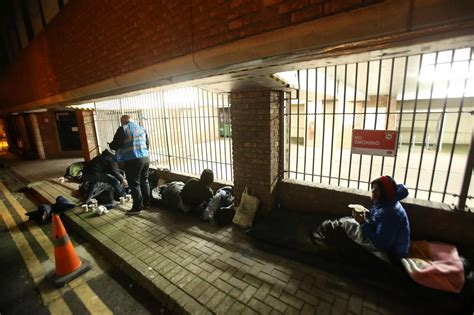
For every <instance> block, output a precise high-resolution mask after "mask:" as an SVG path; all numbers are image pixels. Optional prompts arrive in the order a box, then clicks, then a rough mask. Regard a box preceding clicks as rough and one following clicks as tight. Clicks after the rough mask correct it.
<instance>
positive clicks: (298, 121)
mask: <svg viewBox="0 0 474 315" xmlns="http://www.w3.org/2000/svg"><path fill="white" fill-rule="evenodd" d="M297 74H298V90H297V91H296V96H297V97H298V103H297V104H296V172H297V173H296V179H298V162H299V160H300V159H299V152H300V149H299V147H298V146H299V142H300V84H301V80H300V70H298V71H297Z"/></svg>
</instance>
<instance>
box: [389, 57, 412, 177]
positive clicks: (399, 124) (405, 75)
mask: <svg viewBox="0 0 474 315" xmlns="http://www.w3.org/2000/svg"><path fill="white" fill-rule="evenodd" d="M408 61H409V60H408V56H407V57H405V69H404V70H403V84H402V100H401V105H400V113H399V116H400V118H399V120H398V130H399V131H400V129H401V127H402V120H403V105H404V104H405V90H406V81H407V72H408ZM397 142H398V143H397V147H399V146H400V136H399V137H398V140H397ZM397 158H398V150H397V155H395V158H394V160H393V169H392V178H395V167H396V165H397Z"/></svg>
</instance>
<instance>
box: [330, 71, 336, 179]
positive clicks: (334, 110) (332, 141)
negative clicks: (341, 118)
mask: <svg viewBox="0 0 474 315" xmlns="http://www.w3.org/2000/svg"><path fill="white" fill-rule="evenodd" d="M333 80H334V91H333V99H332V100H333V101H332V128H331V143H330V145H331V155H330V158H329V185H331V180H332V154H333V150H334V125H335V124H336V93H337V86H336V85H337V66H336V65H335V66H334V79H333Z"/></svg>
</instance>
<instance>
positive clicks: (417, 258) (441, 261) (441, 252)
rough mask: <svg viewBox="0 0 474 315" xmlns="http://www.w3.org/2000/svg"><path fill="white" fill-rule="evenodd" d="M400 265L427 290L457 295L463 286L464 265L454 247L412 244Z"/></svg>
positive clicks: (438, 244) (434, 244) (441, 244)
mask: <svg viewBox="0 0 474 315" xmlns="http://www.w3.org/2000/svg"><path fill="white" fill-rule="evenodd" d="M402 265H403V267H404V268H405V270H406V271H407V273H408V274H409V275H410V277H411V278H412V279H413V280H414V281H415V282H417V283H419V284H421V285H424V286H427V287H429V288H433V289H438V290H443V291H448V292H455V293H459V292H460V291H461V290H462V288H463V286H464V281H465V279H464V265H463V263H462V261H461V259H460V257H459V255H458V251H457V249H456V247H455V246H452V245H449V244H444V243H429V242H427V241H415V242H412V243H411V244H410V252H409V254H408V257H407V258H402Z"/></svg>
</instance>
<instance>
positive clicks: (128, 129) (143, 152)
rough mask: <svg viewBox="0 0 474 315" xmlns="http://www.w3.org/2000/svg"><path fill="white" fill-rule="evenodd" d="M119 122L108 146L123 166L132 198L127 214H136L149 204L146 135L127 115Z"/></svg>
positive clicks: (148, 164)
mask: <svg viewBox="0 0 474 315" xmlns="http://www.w3.org/2000/svg"><path fill="white" fill-rule="evenodd" d="M120 121H121V123H122V126H120V127H119V128H118V129H117V131H116V132H115V135H114V139H113V141H112V142H111V143H109V146H110V148H111V149H113V150H116V154H115V157H116V159H117V160H118V162H124V164H125V175H126V177H127V181H128V186H129V188H130V190H131V194H132V198H133V206H132V209H131V210H130V211H129V212H128V214H138V213H140V211H141V209H142V208H144V207H145V208H146V207H148V206H149V203H150V184H149V182H148V168H149V166H150V159H149V157H148V148H149V143H148V135H147V133H146V131H145V129H144V128H143V127H141V126H140V125H139V124H137V123H135V122H134V121H133V120H132V119H131V117H130V116H129V115H123V116H122V117H121V119H120Z"/></svg>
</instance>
